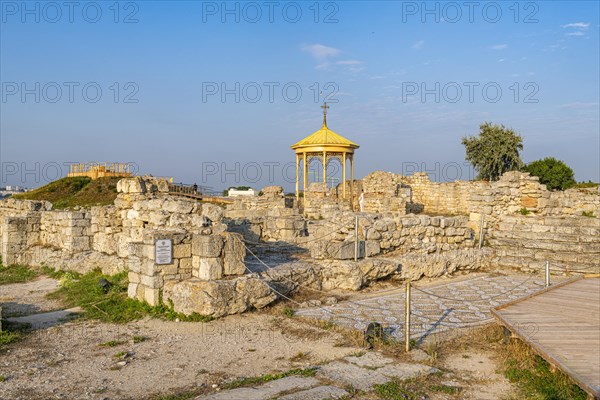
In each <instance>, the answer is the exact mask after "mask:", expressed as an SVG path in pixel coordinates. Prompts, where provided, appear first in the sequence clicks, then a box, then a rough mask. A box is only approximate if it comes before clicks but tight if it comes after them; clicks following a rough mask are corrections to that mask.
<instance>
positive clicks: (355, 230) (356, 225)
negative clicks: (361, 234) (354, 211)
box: [354, 215, 358, 261]
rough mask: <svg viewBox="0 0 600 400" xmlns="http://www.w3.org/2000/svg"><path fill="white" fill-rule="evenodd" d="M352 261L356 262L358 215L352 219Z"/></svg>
mask: <svg viewBox="0 0 600 400" xmlns="http://www.w3.org/2000/svg"><path fill="white" fill-rule="evenodd" d="M354 261H358V215H356V216H355V217H354Z"/></svg>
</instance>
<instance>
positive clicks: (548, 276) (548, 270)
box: [546, 261, 550, 287]
mask: <svg viewBox="0 0 600 400" xmlns="http://www.w3.org/2000/svg"><path fill="white" fill-rule="evenodd" d="M549 286H550V262H549V261H546V287H549Z"/></svg>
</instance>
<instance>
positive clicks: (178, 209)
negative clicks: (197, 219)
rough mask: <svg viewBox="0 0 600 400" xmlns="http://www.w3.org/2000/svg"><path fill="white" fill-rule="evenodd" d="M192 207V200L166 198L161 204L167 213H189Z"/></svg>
mask: <svg viewBox="0 0 600 400" xmlns="http://www.w3.org/2000/svg"><path fill="white" fill-rule="evenodd" d="M193 208H194V201H192V200H180V199H166V200H165V202H164V204H163V210H165V211H167V212H169V213H177V214H189V213H191V212H192V209H193Z"/></svg>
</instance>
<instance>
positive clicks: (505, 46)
mask: <svg viewBox="0 0 600 400" xmlns="http://www.w3.org/2000/svg"><path fill="white" fill-rule="evenodd" d="M507 48H508V45H507V44H495V45H493V46H492V47H491V49H492V50H504V49H507Z"/></svg>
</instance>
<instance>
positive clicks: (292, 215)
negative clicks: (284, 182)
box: [224, 186, 306, 244]
mask: <svg viewBox="0 0 600 400" xmlns="http://www.w3.org/2000/svg"><path fill="white" fill-rule="evenodd" d="M261 192H262V193H263V194H262V196H248V197H238V198H236V199H235V200H234V202H233V204H229V205H227V207H226V209H225V211H224V217H225V218H224V221H225V222H226V224H227V227H228V230H229V231H231V232H237V233H240V234H241V235H242V236H243V237H244V239H245V240H246V241H247V242H248V243H250V244H252V243H258V242H259V241H292V242H293V241H294V240H295V239H296V238H298V237H301V236H303V235H304V234H305V230H306V222H305V220H304V218H303V217H302V215H301V214H300V210H299V208H298V206H297V204H296V203H295V201H296V199H295V198H290V197H285V195H284V193H283V188H282V187H281V186H268V187H265V188H263V190H262V191H261Z"/></svg>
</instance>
